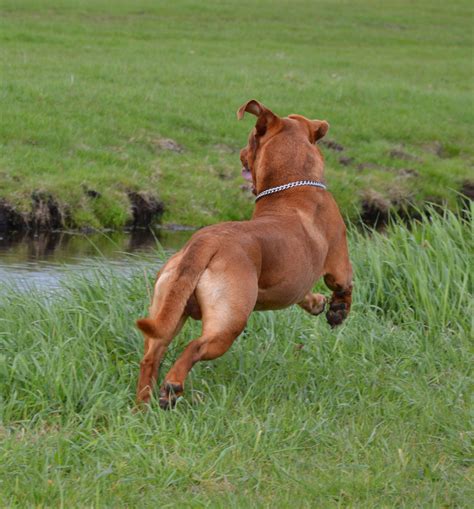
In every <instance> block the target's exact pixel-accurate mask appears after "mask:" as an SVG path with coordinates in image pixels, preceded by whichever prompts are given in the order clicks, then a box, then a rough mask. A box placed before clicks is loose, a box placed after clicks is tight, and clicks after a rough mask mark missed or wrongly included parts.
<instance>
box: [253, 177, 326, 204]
mask: <svg viewBox="0 0 474 509" xmlns="http://www.w3.org/2000/svg"><path fill="white" fill-rule="evenodd" d="M299 186H313V187H319V188H320V189H326V186H325V185H324V184H323V183H321V182H318V181H317V180H297V181H296V182H290V183H288V184H283V185H282V186H277V187H271V188H270V189H267V190H266V191H262V192H261V193H259V194H258V195H257V197H256V198H255V201H258V200H260V198H263V197H264V196H268V195H269V194H273V193H279V192H280V191H286V190H287V189H291V188H292V187H299Z"/></svg>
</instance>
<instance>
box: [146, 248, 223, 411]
mask: <svg viewBox="0 0 474 509" xmlns="http://www.w3.org/2000/svg"><path fill="white" fill-rule="evenodd" d="M216 251H217V246H216V244H215V243H214V242H211V243H209V242H200V241H199V240H196V241H195V242H192V243H190V244H189V245H188V246H186V247H185V248H184V249H183V250H182V251H180V252H179V253H177V254H176V255H175V256H173V258H171V259H170V260H169V262H168V263H167V264H166V265H165V266H164V267H163V269H162V270H161V271H160V273H159V275H158V278H157V280H156V282H155V287H154V291H153V297H152V302H151V306H150V317H149V318H142V319H139V320H137V327H138V328H139V329H140V330H141V331H142V333H143V335H144V336H145V352H144V357H143V359H142V361H141V363H140V376H139V380H138V387H137V399H138V401H148V400H149V398H150V395H151V390H152V386H153V385H154V382H155V380H156V376H157V371H158V366H159V364H160V361H161V359H162V357H163V355H164V353H165V352H166V349H167V347H168V345H169V343H170V342H171V341H172V339H173V338H174V336H176V334H178V332H179V330H180V329H181V327H182V326H183V324H184V322H185V321H186V318H187V316H186V314H185V307H186V304H187V302H188V300H189V298H190V297H191V295H192V294H193V292H194V289H195V288H196V285H197V282H198V280H199V278H200V276H201V274H202V273H203V271H204V270H205V268H206V267H207V266H208V264H209V262H210V260H211V259H212V257H213V256H214V254H215V253H216Z"/></svg>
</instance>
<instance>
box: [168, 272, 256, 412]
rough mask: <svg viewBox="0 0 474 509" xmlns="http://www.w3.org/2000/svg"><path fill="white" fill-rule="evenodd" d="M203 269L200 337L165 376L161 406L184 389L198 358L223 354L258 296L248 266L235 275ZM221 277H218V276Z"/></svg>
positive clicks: (200, 284)
mask: <svg viewBox="0 0 474 509" xmlns="http://www.w3.org/2000/svg"><path fill="white" fill-rule="evenodd" d="M218 274H219V273H217V274H216V272H205V273H204V274H203V276H202V278H201V280H200V282H199V285H198V287H197V292H196V293H197V298H198V301H199V304H200V308H201V310H202V321H203V331H202V335H201V337H199V338H198V339H195V340H194V341H191V343H189V344H188V346H187V347H186V348H185V349H184V351H183V353H182V354H181V356H180V357H179V358H178V360H177V361H176V362H175V364H174V365H173V367H172V368H171V369H170V371H169V372H168V373H167V375H166V376H165V379H164V382H163V385H162V387H161V390H160V406H161V408H163V409H168V408H170V407H172V406H173V405H174V404H175V402H176V399H177V398H178V397H179V396H180V395H181V394H182V393H183V391H184V381H185V379H186V377H187V375H188V373H189V371H190V370H191V368H192V367H193V366H194V364H196V362H199V361H205V360H212V359H216V358H218V357H220V356H221V355H223V354H224V353H225V352H227V350H228V349H229V348H230V347H231V345H232V343H233V342H234V341H235V339H236V338H237V337H238V336H239V334H240V333H241V332H242V331H243V330H244V328H245V325H246V324H247V320H248V317H249V315H250V313H251V312H252V311H253V308H254V306H255V302H256V300H257V293H258V284H257V277H256V275H255V274H252V273H250V274H249V269H244V270H241V271H238V272H236V277H235V278H232V277H227V278H225V279H224V280H222V276H220V275H218ZM219 278H220V280H219Z"/></svg>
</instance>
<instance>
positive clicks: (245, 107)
mask: <svg viewBox="0 0 474 509" xmlns="http://www.w3.org/2000/svg"><path fill="white" fill-rule="evenodd" d="M245 112H248V113H252V115H255V116H256V117H257V123H256V124H255V128H256V130H257V134H258V135H259V136H263V135H264V134H265V133H266V132H267V129H268V128H269V127H270V126H271V125H272V124H275V123H277V122H278V121H279V120H280V118H279V117H278V116H277V115H275V113H273V111H271V110H269V109H268V108H267V107H265V106H264V105H263V104H262V103H259V102H258V101H256V100H255V99H251V100H250V101H247V102H246V103H244V104H242V106H241V107H240V108H239V109H238V110H237V118H238V119H239V120H240V119H241V118H242V117H243V116H244V113H245Z"/></svg>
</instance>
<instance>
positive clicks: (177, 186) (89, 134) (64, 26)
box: [0, 0, 474, 227]
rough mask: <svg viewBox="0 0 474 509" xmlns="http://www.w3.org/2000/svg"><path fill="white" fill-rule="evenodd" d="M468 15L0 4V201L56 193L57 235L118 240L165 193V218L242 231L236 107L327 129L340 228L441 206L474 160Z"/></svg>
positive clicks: (333, 5) (462, 2)
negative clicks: (105, 233) (151, 199)
mask: <svg viewBox="0 0 474 509" xmlns="http://www.w3.org/2000/svg"><path fill="white" fill-rule="evenodd" d="M472 15H473V9H472V2H469V1H467V0H456V1H453V2H445V1H441V0H439V1H436V0H420V1H418V2H411V1H409V0H390V1H387V2H383V7H381V4H380V2H376V1H374V0H356V1H351V2H349V1H334V2H333V1H316V2H315V1H292V2H291V3H290V2H285V1H279V0H272V1H269V0H268V1H260V2H248V1H238V2H237V1H224V2H211V1H201V2H196V1H189V0H188V1H179V2H156V1H154V0H153V1H152V0H147V1H145V0H139V1H135V2H131V1H115V2H106V1H105V0H94V1H92V0H80V1H72V0H44V1H42V2H37V1H33V0H22V1H21V2H19V1H11V0H1V1H0V65H1V68H0V106H1V112H2V113H1V114H2V121H1V122H0V198H3V199H5V200H7V201H8V202H9V203H10V204H12V205H13V206H14V207H16V208H17V209H18V210H19V211H23V212H25V213H27V212H28V211H29V210H30V208H31V193H32V191H42V192H43V193H44V196H47V195H48V194H51V195H52V196H53V197H54V198H55V199H56V200H57V201H58V202H59V205H60V208H61V210H62V211H63V214H64V216H65V217H67V225H68V226H70V227H81V226H86V225H88V226H93V227H101V226H112V227H119V226H122V225H123V224H125V223H126V222H127V221H128V220H129V218H130V206H129V202H128V199H127V192H129V191H131V190H134V191H147V192H149V193H151V194H153V195H157V196H159V197H161V198H162V199H163V200H164V202H165V204H166V213H165V217H164V221H165V222H179V223H186V224H193V225H203V224H208V223H211V222H214V221H216V220H221V219H241V218H244V217H246V216H248V214H249V211H250V208H251V201H252V200H251V197H250V196H249V195H248V194H246V193H245V192H242V191H241V190H240V189H239V184H240V183H241V180H240V163H239V160H238V153H237V150H238V149H239V148H240V147H241V146H243V145H244V143H245V140H246V136H247V132H248V131H249V129H250V127H251V125H252V121H251V119H246V120H245V121H243V122H241V123H238V122H237V121H236V119H235V110H236V109H237V107H238V106H239V105H240V104H241V103H243V102H244V101H246V100H247V99H249V98H252V97H255V98H257V99H259V100H261V101H263V102H264V103H265V104H266V105H267V106H269V107H270V108H272V109H274V111H275V112H277V113H279V114H282V115H286V114H289V113H292V112H298V113H302V114H305V115H307V116H309V117H313V118H324V119H327V120H328V121H329V122H330V124H331V126H332V127H331V130H330V133H329V135H328V137H329V138H330V139H331V140H335V141H336V142H337V143H339V144H340V145H341V146H342V147H344V150H343V151H342V152H337V151H334V150H331V149H328V148H324V152H325V154H326V156H327V180H328V183H329V185H330V187H331V189H332V191H333V192H334V194H335V196H336V198H337V199H338V201H339V203H340V204H341V206H342V208H343V211H344V213H345V214H347V215H349V216H355V214H356V213H357V210H358V209H359V208H360V203H361V200H363V199H364V198H367V197H369V200H372V201H374V200H375V201H376V202H377V203H379V204H380V203H382V206H390V204H397V203H400V202H407V201H413V202H415V203H421V202H422V201H423V200H434V201H445V202H446V203H447V204H450V205H453V204H454V202H455V200H456V195H455V192H454V191H455V190H458V189H459V188H460V186H461V183H462V181H463V180H464V179H466V178H467V177H468V175H469V172H472V167H473V161H474V159H473V155H474V152H473V147H472V136H473V131H472V125H473V117H474V114H473V107H472V106H473V103H472V91H473V87H472V84H473V80H472V76H473V72H472V71H473V65H472V43H473V33H472V26H471V25H472ZM163 138H165V139H167V138H171V139H172V140H174V141H175V142H176V143H177V144H179V147H181V149H182V150H181V151H174V150H168V148H170V147H171V148H173V145H169V144H168V145H166V143H163ZM341 157H344V158H345V164H346V165H344V164H341V163H340V158H341ZM93 191H95V192H98V193H100V197H97V194H95V193H94V192H93Z"/></svg>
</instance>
